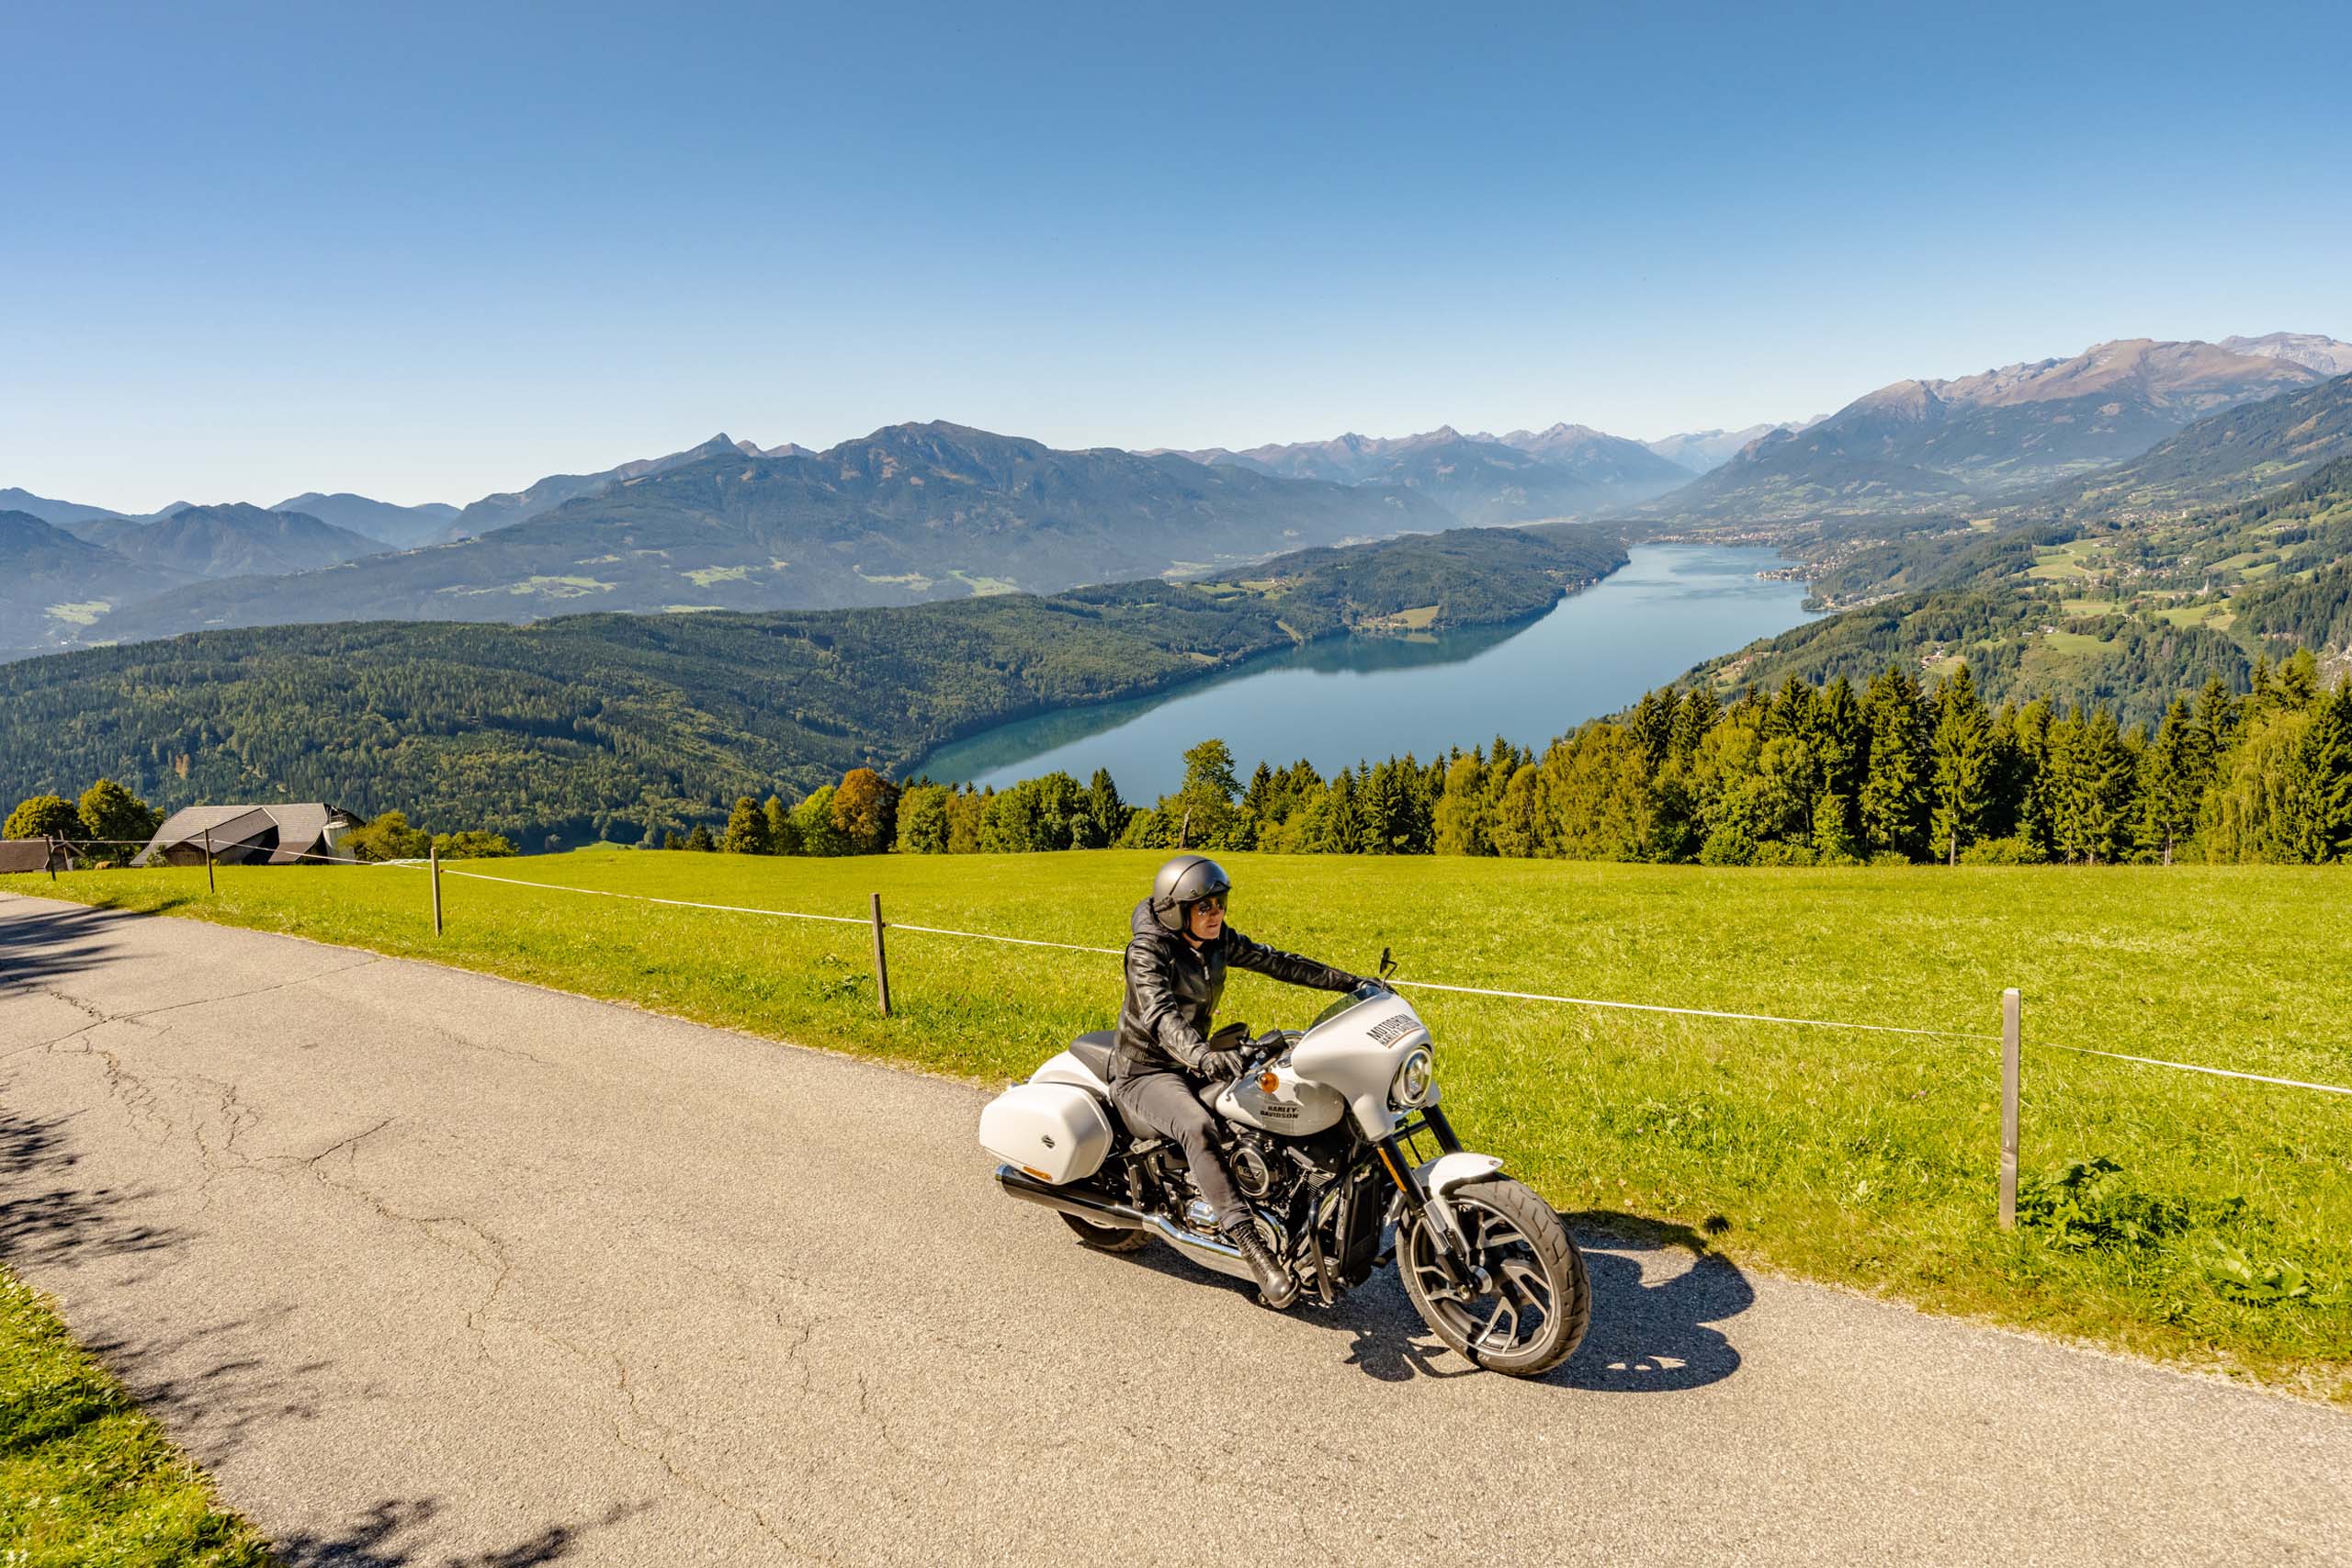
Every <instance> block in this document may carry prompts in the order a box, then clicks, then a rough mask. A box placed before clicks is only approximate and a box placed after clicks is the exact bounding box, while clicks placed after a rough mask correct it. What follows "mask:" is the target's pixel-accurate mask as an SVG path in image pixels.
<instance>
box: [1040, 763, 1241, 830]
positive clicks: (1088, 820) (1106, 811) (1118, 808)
mask: <svg viewBox="0 0 2352 1568" xmlns="http://www.w3.org/2000/svg"><path fill="white" fill-rule="evenodd" d="M1258 771H1259V772H1260V773H1264V772H1265V771H1266V770H1265V764H1264V763H1262V762H1261V763H1260V764H1259V765H1258ZM1080 814H1081V816H1082V817H1083V818H1084V823H1085V825H1084V827H1083V828H1082V829H1080V834H1081V835H1082V837H1083V839H1084V840H1085V841H1084V842H1082V843H1080V844H1079V845H1078V847H1079V848H1080V849H1088V850H1099V849H1107V848H1108V847H1109V846H1111V845H1113V844H1115V843H1117V842H1118V841H1119V839H1120V837H1121V836H1122V835H1123V834H1125V832H1126V830H1127V818H1129V817H1130V816H1132V815H1133V811H1132V810H1131V808H1130V807H1128V805H1127V803H1126V802H1125V801H1124V800H1122V799H1120V798H1119V786H1118V785H1117V784H1114V783H1112V782H1111V770H1110V769H1108V768H1097V769H1095V770H1094V776H1093V778H1091V779H1090V780H1089V781H1087V785H1086V800H1085V802H1084V804H1083V805H1082V806H1081V807H1080Z"/></svg>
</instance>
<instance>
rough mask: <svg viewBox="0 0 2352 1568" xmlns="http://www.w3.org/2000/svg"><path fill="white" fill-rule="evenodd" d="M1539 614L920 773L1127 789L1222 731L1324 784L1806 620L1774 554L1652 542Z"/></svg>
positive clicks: (1126, 705) (1531, 738)
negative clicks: (1092, 779)
mask: <svg viewBox="0 0 2352 1568" xmlns="http://www.w3.org/2000/svg"><path fill="white" fill-rule="evenodd" d="M1629 553H1630V554H1631V556H1632V559H1631V560H1630V561H1629V562H1628V563H1627V564H1626V565H1625V566H1623V567H1622V568H1620V569H1619V570H1617V571H1615V572H1613V573H1611V575H1610V576H1608V577H1606V578H1604V579H1602V580H1601V581H1600V582H1598V583H1596V584H1594V585H1593V586H1592V587H1590V588H1588V589H1586V590H1584V591H1583V592H1580V593H1572V594H1570V595H1568V597H1566V599H1563V600H1561V601H1560V603H1559V604H1555V605H1554V606H1553V607H1552V609H1551V610H1550V611H1548V612H1547V613H1545V614H1544V615H1543V616H1542V617H1541V618H1540V619H1537V620H1534V621H1525V622H1521V623H1520V624H1519V625H1517V626H1479V627H1474V628H1472V629H1470V630H1467V631H1457V632H1446V633H1442V634H1440V635H1438V636H1435V637H1331V638H1328V639H1326V640H1324V641H1321V642H1317V643H1310V644H1309V645H1307V646H1306V647H1305V648H1301V649H1292V650H1290V651H1287V652H1283V653H1272V654H1267V655H1265V656H1264V657H1263V658H1260V659H1253V660H1250V661H1249V662H1248V663H1246V664H1240V665H1237V666H1235V667H1234V668H1233V669H1231V670H1229V671H1225V672H1224V673H1222V674H1219V675H1216V676H1213V677H1211V678H1209V679H1207V680H1204V681H1201V682H1195V683H1193V684H1191V685H1187V686H1181V687H1178V688H1176V689H1175V690H1173V691H1170V692H1164V693H1161V694H1158V695H1156V696H1150V697H1138V698H1135V699H1132V700H1130V701H1126V702H1118V703H1104V704H1101V705H1096V706H1093V707H1089V708H1082V709H1065V710H1063V711H1061V712H1057V713H1050V714H1044V715H1040V716H1037V717H1035V718H1025V719H1019V720H1016V721H1014V722H1013V723H1011V724H1005V725H1000V726H998V727H997V728H994V729H989V730H983V731H981V732H980V733H979V734H977V735H973V736H969V737H967V738H966V739H962V740H958V741H956V742H954V743H952V744H950V745H947V746H944V747H941V748H940V749H939V750H936V751H934V752H933V753H932V754H931V755H930V756H928V757H926V758H924V759H923V761H922V764H921V765H920V766H919V767H918V768H916V769H913V770H911V772H913V773H928V774H930V775H931V776H932V777H933V778H934V779H941V780H956V781H960V780H965V779H969V780H971V781H972V782H973V783H975V784H994V785H996V786H997V787H999V788H1002V787H1003V786H1005V785H1007V784H1013V783H1015V782H1017V781H1019V780H1021V779H1025V778H1035V776H1037V775H1038V774H1040V773H1051V772H1053V771H1054V770H1055V769H1057V768H1058V769H1061V770H1063V771H1064V772H1067V773H1073V774H1075V775H1077V777H1078V778H1079V779H1080V781H1081V782H1083V781H1084V780H1085V779H1086V778H1087V777H1089V776H1090V775H1091V773H1093V772H1094V770H1095V769H1097V768H1108V769H1110V770H1111V776H1112V777H1113V778H1114V779H1115V780H1117V781H1118V784H1119V791H1120V793H1121V794H1122V795H1125V796H1126V797H1127V798H1128V799H1130V800H1145V801H1148V800H1151V799H1153V798H1156V797H1157V796H1159V795H1162V794H1165V793H1167V792H1168V791H1170V790H1173V789H1174V788H1175V787H1176V786H1177V784H1180V783H1181V782H1182V779H1183V773H1184V766H1183V761H1182V757H1183V753H1184V750H1185V749H1186V748H1188V747H1191V746H1194V745H1197V744H1199V743H1200V742H1201V741H1203V740H1205V739H1209V738H1210V737H1211V736H1216V737H1219V738H1221V739H1223V740H1224V741H1225V743H1226V744H1227V745H1228V746H1230V747H1232V748H1233V755H1234V760H1235V761H1236V762H1237V763H1238V767H1239V770H1240V773H1241V774H1242V776H1243V777H1245V778H1246V777H1248V776H1249V773H1250V770H1251V769H1253V768H1255V767H1256V766H1257V765H1258V763H1259V762H1260V761H1267V762H1272V763H1274V764H1276V765H1280V764H1283V763H1286V762H1291V761H1296V760H1297V759H1299V758H1301V757H1305V758H1306V759H1307V760H1308V761H1312V762H1313V763H1314V764H1315V766H1316V768H1317V771H1319V772H1320V773H1323V774H1324V775H1325V776H1326V777H1329V775H1330V774H1331V773H1334V772H1336V771H1338V770H1339V769H1340V768H1342V767H1345V766H1347V765H1349V764H1350V763H1352V762H1356V761H1361V760H1363V759H1366V758H1373V759H1377V758H1382V757H1385V756H1388V755H1390V754H1391V753H1400V754H1401V753H1403V752H1406V751H1411V752H1413V753H1415V754H1416V755H1418V756H1419V757H1421V758H1422V759H1423V760H1424V761H1426V760H1427V759H1429V758H1430V757H1432V756H1440V755H1442V754H1443V753H1444V751H1445V750H1446V749H1447V748H1448V747H1449V746H1460V747H1461V748H1463V750H1469V749H1470V748H1471V747H1472V746H1476V745H1484V744H1486V743H1487V742H1488V741H1490V740H1492V739H1494V738H1495V737H1496V736H1498V735H1501V736H1505V737H1508V738H1509V739H1510V740H1512V741H1514V742H1516V743H1517V744H1519V745H1522V746H1532V747H1535V748H1537V749H1539V750H1540V749H1541V748H1542V747H1543V746H1544V744H1545V743H1546V742H1548V741H1549V740H1550V739H1552V738H1553V737H1554V736H1555V735H1558V734H1560V733H1561V732H1562V731H1563V730H1566V729H1569V728H1574V727H1575V726H1577V725H1578V724H1580V723H1582V722H1583V721H1584V720H1586V719H1588V718H1591V717H1594V716H1598V715H1600V714H1605V713H1613V712H1615V711H1616V710H1618V709H1619V708H1622V707H1624V706H1625V705H1628V704H1630V703H1632V702H1633V701H1634V700H1635V699H1636V698H1638V697H1639V696H1640V695H1641V694H1643V693H1644V692H1646V691H1648V690H1650V689H1651V688H1652V687H1654V686H1660V685H1663V684H1665V683H1666V682H1668V681H1671V680H1673V679H1674V678H1675V677H1676V676H1678V675H1680V674H1681V673H1683V672H1684V671H1687V670H1689V669H1690V668H1691V666H1692V665H1694V664H1697V663H1699V662H1701V661H1702V660H1707V659H1712V658H1713V657H1714V656H1715V655H1717V654H1719V653H1728V652H1730V651H1731V650H1732V649H1736V648H1738V647H1740V646H1741V645H1742V644H1745V643H1747V642H1752V641H1754V640H1755V639H1756V638H1758V637H1771V636H1773V635H1775V634H1776V633H1780V632H1784V631H1787V630H1788V629H1789V628H1790V627H1791V626H1798V625H1800V624H1802V623H1804V622H1805V621H1808V620H1811V619H1812V618H1813V617H1812V616H1811V615H1809V614H1807V613H1806V611H1805V609H1804V596H1805V586H1804V583H1802V582H1792V581H1782V580H1780V579H1768V578H1761V577H1758V575H1757V573H1758V571H1762V570H1770V569H1771V568H1773V567H1776V566H1783V565H1786V564H1788V563H1786V562H1785V561H1783V560H1782V559H1781V558H1780V557H1779V556H1777V555H1775V554H1773V553H1772V552H1770V551H1769V550H1760V549H1736V548H1726V547H1719V546H1705V545H1641V546H1636V547H1634V549H1633V550H1632V551H1631V552H1629Z"/></svg>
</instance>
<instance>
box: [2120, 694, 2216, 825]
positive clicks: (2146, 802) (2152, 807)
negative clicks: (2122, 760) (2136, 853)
mask: <svg viewBox="0 0 2352 1568" xmlns="http://www.w3.org/2000/svg"><path fill="white" fill-rule="evenodd" d="M2212 771H2213V762H2212V755H2211V751H2210V750H2208V747H2207V742H2206V738H2205V734H2204V732H2203V731H2202V730H2201V729H2200V728H2199V726H2198V724H2197V721H2196V719H2195V718H2194V717H2193V716H2191V715H2190V713H2189V711H2188V702H2187V701H2186V700H2185V699H2183V698H2180V697H2175V698H2174V699H2173V700H2172V706H2171V707H2169V708H2167V709H2165V716H2164V721H2163V722H2162V723H2161V724H2159V725H2158V726H2157V727H2156V738H2155V739H2154V740H2153V741H2151V742H2150V743H2149V745H2148V749H2147V750H2146V751H2145V752H2144V753H2143V755H2142V758H2141V769H2140V813H2139V826H2138V832H2137V834H2136V837H2137V840H2138V841H2139V845H2140V849H2141V852H2143V854H2145V855H2147V856H2148V857H2150V858H2151V859H2154V860H2156V861H2158V862H2160V863H2163V864H2165V865H2170V864H2171V863H2172V861H2173V853H2174V852H2175V851H2176V850H2177V848H2178V847H2179V844H2180V840H2182V839H2184V838H2186V837H2188V835H2189V834H2191V833H2193V832H2195V831H2196V830H2197V816H2198V812H2199V809H2200V808H2201V807H2202V805H2203V802H2204V798H2205V786H2206V784H2207V783H2208V782H2209V781H2210V779H2211V774H2212Z"/></svg>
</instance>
